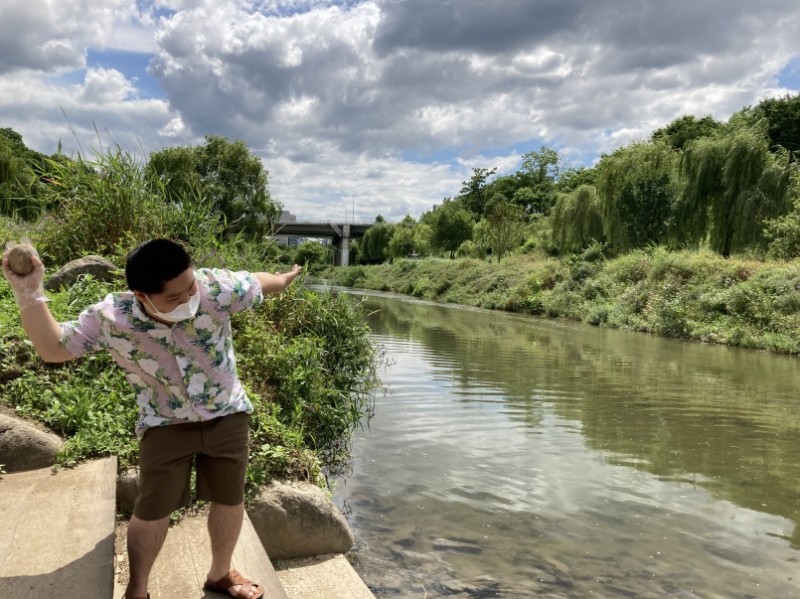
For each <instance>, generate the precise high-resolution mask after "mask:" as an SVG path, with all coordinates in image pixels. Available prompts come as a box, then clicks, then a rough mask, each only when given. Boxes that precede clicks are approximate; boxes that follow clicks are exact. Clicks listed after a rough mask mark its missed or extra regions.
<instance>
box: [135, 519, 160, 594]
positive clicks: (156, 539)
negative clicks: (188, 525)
mask: <svg viewBox="0 0 800 599" xmlns="http://www.w3.org/2000/svg"><path fill="white" fill-rule="evenodd" d="M168 529H169V516H166V517H165V518H162V519H160V520H140V519H139V518H137V517H136V516H132V517H131V521H130V524H128V567H129V569H130V580H129V581H128V588H127V589H126V590H125V596H126V597H146V596H147V582H148V580H149V579H150V570H151V569H152V568H153V563H155V561H156V557H157V556H158V552H159V551H161V546H162V545H163V544H164V539H165V538H166V537H167V530H168Z"/></svg>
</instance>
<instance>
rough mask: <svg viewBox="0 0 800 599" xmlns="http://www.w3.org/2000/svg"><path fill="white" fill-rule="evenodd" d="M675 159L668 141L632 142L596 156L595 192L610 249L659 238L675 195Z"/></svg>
mask: <svg viewBox="0 0 800 599" xmlns="http://www.w3.org/2000/svg"><path fill="white" fill-rule="evenodd" d="M677 157H678V153H677V152H676V151H675V150H673V149H672V148H671V147H670V146H669V145H667V144H665V143H663V142H658V143H635V144H633V145H631V146H628V147H625V148H620V149H619V150H617V151H616V152H614V153H613V154H611V155H606V156H603V157H602V158H601V160H600V162H599V164H598V165H597V167H596V168H597V196H598V200H599V207H600V214H601V215H602V219H603V231H604V234H605V236H606V239H608V241H609V243H610V244H611V246H612V248H613V249H614V250H615V251H617V252H627V251H629V250H631V249H634V248H638V247H643V246H646V245H648V244H652V243H660V242H661V241H662V240H663V239H664V237H665V235H666V233H667V230H668V228H669V225H670V222H671V219H672V212H673V204H674V202H675V196H676V185H675V175H674V173H675V165H676V161H677Z"/></svg>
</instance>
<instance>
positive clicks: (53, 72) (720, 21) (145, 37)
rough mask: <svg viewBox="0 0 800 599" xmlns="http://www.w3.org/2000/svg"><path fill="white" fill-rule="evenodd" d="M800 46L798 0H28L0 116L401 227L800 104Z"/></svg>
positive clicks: (5, 33) (35, 139)
mask: <svg viewBox="0 0 800 599" xmlns="http://www.w3.org/2000/svg"><path fill="white" fill-rule="evenodd" d="M797 39H800V11H798V10H797V7H796V2H795V1H794V0H762V1H761V2H759V3H752V2H745V1H744V0H705V1H704V2H696V1H694V0H691V1H690V0H675V1H673V2H670V3H665V2H661V1H659V0H604V2H588V1H586V0H494V1H493V2H491V3H488V2H485V1H484V0H458V1H448V0H365V1H356V0H351V1H348V2H336V1H333V0H139V1H133V0H59V2H57V3H51V2H47V1H46V0H26V2H24V3H22V2H18V3H12V5H11V6H4V9H3V18H2V19H1V20H0V126H4V127H12V128H14V129H15V130H16V131H18V132H19V133H21V134H22V135H23V139H24V140H25V142H26V143H27V144H28V145H30V146H32V147H34V148H36V149H38V150H40V151H43V152H47V153H51V152H53V151H55V149H56V146H57V144H58V142H59V140H61V141H62V142H63V144H64V147H65V148H66V150H67V151H74V150H75V149H76V148H77V146H78V143H79V142H80V145H81V147H83V148H84V150H87V149H88V148H98V147H100V146H101V145H107V144H109V143H117V144H119V145H120V146H122V147H123V148H124V149H127V150H129V151H131V152H136V154H137V155H141V154H142V151H143V150H144V153H145V154H146V153H148V152H151V151H154V150H158V149H161V148H163V147H167V146H173V145H185V144H197V143H202V141H203V137H204V136H205V135H208V134H218V135H224V136H227V137H229V138H231V139H242V140H244V141H245V142H246V143H247V144H248V146H249V147H250V148H251V151H253V152H254V153H255V154H256V155H258V156H259V157H260V158H261V159H262V160H263V162H264V165H265V167H266V168H267V169H268V171H269V173H270V184H269V186H270V191H271V193H272V195H273V196H274V197H275V198H276V199H278V200H279V201H281V202H282V203H283V204H284V206H285V208H287V209H289V210H291V211H292V212H293V213H295V214H297V215H298V216H300V217H301V218H308V219H318V220H326V219H328V218H334V219H338V218H341V215H342V214H344V212H345V206H344V204H345V203H346V204H347V207H346V208H347V211H348V213H349V212H350V211H351V206H352V202H353V200H355V205H356V210H355V212H356V214H355V216H356V219H358V220H372V219H373V218H374V216H375V215H376V214H382V215H384V216H386V217H387V218H388V219H389V220H400V219H401V218H402V217H403V216H404V215H405V214H411V215H413V216H415V217H418V216H419V215H420V214H421V213H422V212H423V211H425V210H428V209H430V206H431V205H432V204H435V203H437V202H439V201H441V199H442V198H443V197H446V196H453V195H455V194H457V193H458V191H459V189H460V187H461V182H462V181H463V180H465V179H467V178H469V176H470V174H471V170H472V168H473V167H485V168H491V167H498V172H499V173H503V172H512V171H514V170H516V169H517V168H518V166H519V163H520V156H521V155H522V154H524V153H526V152H530V151H533V150H538V149H539V148H540V147H541V146H542V145H546V146H548V147H552V148H554V149H556V150H558V152H559V154H560V155H561V157H562V160H563V161H564V163H565V164H567V165H581V164H591V163H593V162H594V161H595V160H596V159H597V157H598V156H599V155H600V154H601V153H603V152H608V151H611V150H613V149H615V148H617V147H620V146H622V145H625V144H627V143H630V142H631V141H634V140H638V139H644V138H646V137H648V136H649V134H650V133H651V132H652V131H653V130H654V129H656V128H658V127H661V126H663V125H665V124H666V123H668V122H670V121H672V120H674V119H675V118H678V117H680V116H682V115H685V114H694V115H697V116H704V115H706V114H711V115H713V116H714V117H716V118H718V119H727V118H728V117H729V116H730V115H731V114H732V113H733V112H735V111H737V110H739V109H740V108H742V107H744V106H747V105H753V104H755V103H757V102H758V101H759V100H761V99H762V98H765V97H770V96H781V95H784V94H786V93H790V92H796V91H797V90H799V89H800V43H798V42H797V41H796V40H797ZM742 40H747V43H742ZM64 114H66V118H65V116H64ZM95 127H97V128H98V130H100V131H102V132H103V134H102V136H101V139H99V140H98V139H97V136H96V133H95ZM105 132H108V133H105ZM104 136H108V137H107V138H106V137H104ZM88 151H90V150H88Z"/></svg>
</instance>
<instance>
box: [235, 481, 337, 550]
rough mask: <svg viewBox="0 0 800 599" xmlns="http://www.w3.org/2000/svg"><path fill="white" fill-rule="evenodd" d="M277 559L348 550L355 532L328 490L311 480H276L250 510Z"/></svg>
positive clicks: (257, 526) (266, 547) (258, 529)
mask: <svg viewBox="0 0 800 599" xmlns="http://www.w3.org/2000/svg"><path fill="white" fill-rule="evenodd" d="M247 513H248V515H249V516H250V520H251V522H252V523H253V527H254V528H255V529H256V532H257V533H258V536H259V538H260V539H261V543H262V544H263V545H264V549H266V551H267V554H268V555H269V556H270V557H271V558H273V559H288V558H294V557H310V556H314V555H322V554H326V553H346V552H348V551H349V550H350V548H351V547H352V546H353V533H352V532H351V531H350V527H349V526H348V525H347V521H346V520H345V519H344V516H342V514H341V512H339V510H338V508H337V507H336V506H335V505H334V504H333V502H332V501H331V500H330V499H329V498H328V496H327V495H326V494H325V492H324V491H323V490H322V489H320V488H319V487H316V486H314V485H312V484H310V483H297V482H291V483H281V482H272V483H270V484H269V485H267V486H266V487H264V489H262V491H261V492H260V493H259V495H258V497H257V498H256V499H255V500H254V501H253V502H252V503H251V504H250V506H249V507H248V510H247Z"/></svg>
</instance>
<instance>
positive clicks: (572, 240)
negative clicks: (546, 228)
mask: <svg viewBox="0 0 800 599" xmlns="http://www.w3.org/2000/svg"><path fill="white" fill-rule="evenodd" d="M551 217H552V219H553V224H552V230H553V241H554V243H555V244H556V246H557V247H558V249H559V250H560V251H562V252H579V251H581V250H583V249H584V248H586V247H588V246H589V245H591V244H592V243H593V242H595V241H600V242H602V241H604V240H605V235H604V234H603V219H602V216H601V214H600V206H599V203H598V201H597V190H596V189H595V188H594V187H593V186H591V185H581V186H580V187H579V188H578V189H576V190H574V191H573V192H572V193H565V194H561V195H560V197H559V198H558V201H557V202H556V205H555V206H554V207H553V211H552V213H551Z"/></svg>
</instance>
